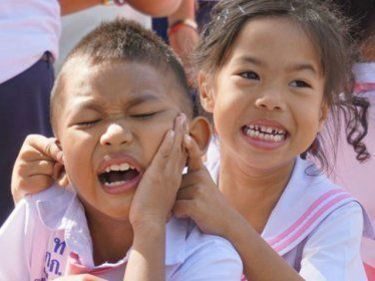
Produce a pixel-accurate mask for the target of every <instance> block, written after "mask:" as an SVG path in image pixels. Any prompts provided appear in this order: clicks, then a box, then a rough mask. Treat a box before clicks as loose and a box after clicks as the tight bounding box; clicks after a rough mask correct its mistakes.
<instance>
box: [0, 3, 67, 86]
mask: <svg viewBox="0 0 375 281" xmlns="http://www.w3.org/2000/svg"><path fill="white" fill-rule="evenodd" d="M59 36H60V6H59V2H58V1H57V0H1V1H0V65H1V71H0V83H3V82H5V81H7V80H9V79H10V78H12V77H14V76H16V75H18V74H20V73H21V72H23V71H24V70H26V69H27V68H29V67H30V66H32V65H33V64H34V63H35V62H36V61H38V60H39V59H40V57H41V56H42V55H43V53H44V52H45V51H50V52H51V53H52V54H53V56H54V57H55V58H57V56H58V40H59Z"/></svg>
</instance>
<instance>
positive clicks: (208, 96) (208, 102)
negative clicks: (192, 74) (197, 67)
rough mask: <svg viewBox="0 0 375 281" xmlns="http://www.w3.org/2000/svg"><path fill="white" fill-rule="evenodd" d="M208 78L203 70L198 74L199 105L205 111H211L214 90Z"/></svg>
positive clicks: (212, 108)
mask: <svg viewBox="0 0 375 281" xmlns="http://www.w3.org/2000/svg"><path fill="white" fill-rule="evenodd" d="M209 82H210V81H209V78H208V77H207V75H206V74H205V73H203V72H200V73H199V74H198V87H199V96H200V101H201V105H202V107H203V108H204V110H205V111H207V112H210V113H212V112H213V110H214V104H215V103H214V101H215V100H214V91H213V89H212V86H211V83H209Z"/></svg>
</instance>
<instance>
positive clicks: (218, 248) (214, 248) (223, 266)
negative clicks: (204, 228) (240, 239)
mask: <svg viewBox="0 0 375 281" xmlns="http://www.w3.org/2000/svg"><path fill="white" fill-rule="evenodd" d="M242 272H243V267H242V261H241V258H240V256H239V255H238V253H237V252H236V251H235V249H234V248H233V246H232V245H231V244H230V243H229V242H228V241H226V240H224V239H222V238H220V237H217V238H216V239H215V240H213V241H210V242H209V243H206V244H205V245H204V246H202V247H200V248H199V249H196V250H194V251H193V253H192V254H191V255H190V257H189V258H188V259H187V260H185V262H184V263H183V264H182V265H181V267H180V268H179V269H178V271H177V272H176V273H175V274H174V276H173V278H172V280H173V281H184V280H189V281H213V280H215V281H240V280H241V276H242Z"/></svg>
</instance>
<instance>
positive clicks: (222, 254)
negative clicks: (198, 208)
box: [165, 217, 242, 280]
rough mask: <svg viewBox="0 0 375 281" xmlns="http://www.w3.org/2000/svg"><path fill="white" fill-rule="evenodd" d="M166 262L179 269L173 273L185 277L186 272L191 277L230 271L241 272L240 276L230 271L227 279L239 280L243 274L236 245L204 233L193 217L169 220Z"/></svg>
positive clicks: (221, 273) (167, 264) (220, 274)
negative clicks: (220, 265)
mask: <svg viewBox="0 0 375 281" xmlns="http://www.w3.org/2000/svg"><path fill="white" fill-rule="evenodd" d="M165 262H166V266H167V267H168V266H174V267H175V268H177V269H178V270H177V271H172V272H171V274H173V275H174V276H180V277H181V278H186V275H185V274H188V275H189V278H192V276H194V274H203V275H205V274H207V275H208V276H211V275H212V274H213V272H210V271H215V274H218V276H223V274H224V275H225V274H226V273H225V272H226V271H229V273H230V272H232V273H233V274H235V273H236V272H237V273H239V277H238V278H237V279H233V278H236V277H235V276H234V275H233V274H232V275H230V274H228V279H227V280H240V278H241V274H242V261H241V258H240V256H239V254H238V253H237V251H236V250H235V249H234V247H233V245H232V244H231V243H230V242H229V241H227V240H226V239H224V238H222V237H219V236H216V235H210V234H205V233H203V232H202V231H200V230H199V228H198V227H197V225H196V224H195V223H194V222H193V221H192V220H190V219H177V218H174V217H172V218H171V219H170V220H169V222H168V224H167V229H166V260H165ZM217 264H222V265H223V268H219V267H218V266H217ZM176 265H178V266H177V267H176ZM212 265H214V266H212ZM198 269H199V270H198ZM199 272H200V273H199ZM203 275H202V276H203ZM198 276H199V275H198ZM220 280H221V279H220ZM223 280H224V279H223ZM225 280H226V279H225Z"/></svg>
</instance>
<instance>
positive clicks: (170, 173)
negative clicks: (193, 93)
mask: <svg viewBox="0 0 375 281" xmlns="http://www.w3.org/2000/svg"><path fill="white" fill-rule="evenodd" d="M186 130H187V129H186V117H185V115H179V116H178V117H177V118H176V122H175V128H174V130H169V131H168V132H167V133H166V135H165V137H164V139H163V141H162V143H161V145H160V147H159V149H158V151H157V152H156V154H155V156H154V158H153V159H152V162H151V164H150V165H149V167H148V168H147V170H146V171H145V173H144V175H143V177H142V180H141V182H140V183H139V185H138V188H137V191H136V193H135V195H134V198H133V201H132V204H131V209H130V214H129V219H130V222H131V224H132V226H133V228H135V227H137V226H140V225H143V224H145V223H146V224H149V223H152V224H153V225H155V224H159V225H165V223H166V221H167V220H168V217H169V215H170V213H171V211H172V207H173V205H174V203H175V200H176V194H177V190H178V189H179V187H180V184H181V179H182V170H183V168H184V166H185V163H186V152H185V149H184V148H183V138H184V134H185V131H186Z"/></svg>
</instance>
